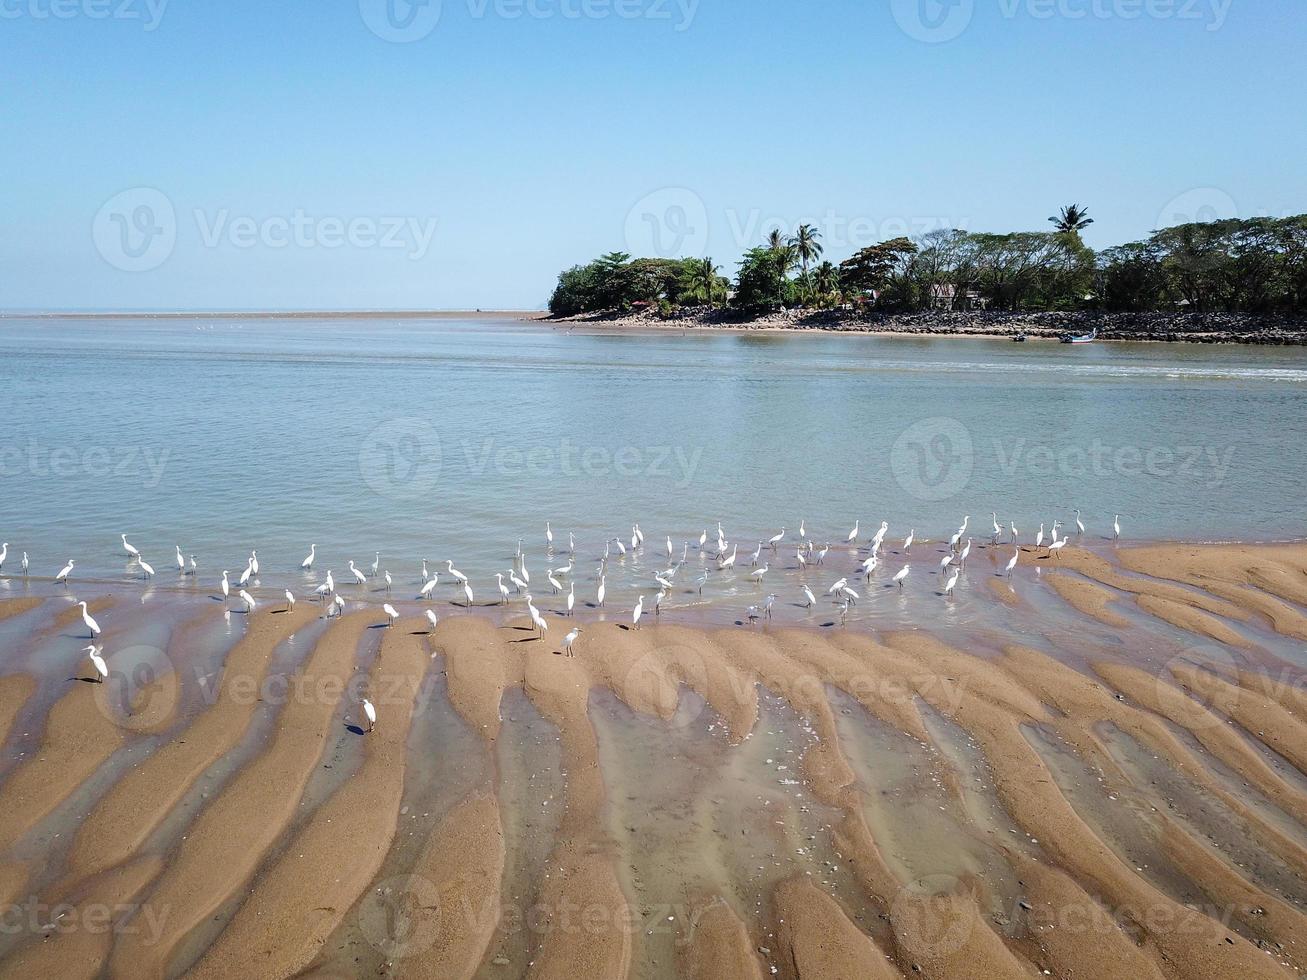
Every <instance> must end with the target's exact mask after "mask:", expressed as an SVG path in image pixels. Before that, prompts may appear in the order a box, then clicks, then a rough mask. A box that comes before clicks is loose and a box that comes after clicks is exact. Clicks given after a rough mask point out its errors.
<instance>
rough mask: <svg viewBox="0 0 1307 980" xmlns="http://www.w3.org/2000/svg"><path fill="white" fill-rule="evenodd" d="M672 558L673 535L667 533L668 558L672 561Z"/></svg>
mask: <svg viewBox="0 0 1307 980" xmlns="http://www.w3.org/2000/svg"><path fill="white" fill-rule="evenodd" d="M671 559H672V536H671V535H670V534H669V535H667V560H668V561H671Z"/></svg>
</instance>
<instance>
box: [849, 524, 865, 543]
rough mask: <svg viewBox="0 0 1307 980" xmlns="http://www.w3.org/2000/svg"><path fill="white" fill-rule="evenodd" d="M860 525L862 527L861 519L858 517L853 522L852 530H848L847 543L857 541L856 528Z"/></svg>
mask: <svg viewBox="0 0 1307 980" xmlns="http://www.w3.org/2000/svg"><path fill="white" fill-rule="evenodd" d="M860 527H862V521H861V520H860V519H859V520H856V521H854V522H853V530H852V531H850V532H849V544H855V543H856V542H857V540H858V529H859V528H860Z"/></svg>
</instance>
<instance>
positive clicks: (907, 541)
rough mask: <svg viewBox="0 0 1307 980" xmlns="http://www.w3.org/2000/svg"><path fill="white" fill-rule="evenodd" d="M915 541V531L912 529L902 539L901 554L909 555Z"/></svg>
mask: <svg viewBox="0 0 1307 980" xmlns="http://www.w3.org/2000/svg"><path fill="white" fill-rule="evenodd" d="M916 539H917V529H916V528H915V527H914V528H913V529H912V530H910V531H909V532H908V536H907V537H906V538H904V539H903V553H904V554H905V555H906V554H909V553H911V551H912V542H913V541H915V540H916Z"/></svg>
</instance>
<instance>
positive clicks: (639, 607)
mask: <svg viewBox="0 0 1307 980" xmlns="http://www.w3.org/2000/svg"><path fill="white" fill-rule="evenodd" d="M643 615H644V596H640V598H639V599H637V600H636V602H635V609H633V610H632V611H631V628H632V629H637V630H638V629H639V628H640V617H641V616H643Z"/></svg>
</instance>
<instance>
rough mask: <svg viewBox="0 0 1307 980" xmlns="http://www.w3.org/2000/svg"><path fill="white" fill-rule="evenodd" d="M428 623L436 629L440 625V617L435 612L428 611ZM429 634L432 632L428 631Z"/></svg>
mask: <svg viewBox="0 0 1307 980" xmlns="http://www.w3.org/2000/svg"><path fill="white" fill-rule="evenodd" d="M427 622H428V623H430V624H431V629H435V628H436V627H437V626H439V625H440V617H439V616H437V615H436V614H435V613H434V612H432V611H431V610H430V609H428V610H427ZM427 632H431V630H428V631H427Z"/></svg>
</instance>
